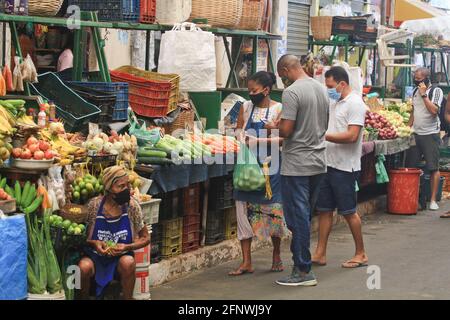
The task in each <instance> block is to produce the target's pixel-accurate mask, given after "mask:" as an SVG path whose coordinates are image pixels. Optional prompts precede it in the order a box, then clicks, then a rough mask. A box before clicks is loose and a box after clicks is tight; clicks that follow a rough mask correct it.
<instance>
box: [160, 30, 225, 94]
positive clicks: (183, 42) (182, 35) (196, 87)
mask: <svg viewBox="0 0 450 320" xmlns="http://www.w3.org/2000/svg"><path fill="white" fill-rule="evenodd" d="M188 28H189V30H188ZM158 72H160V73H175V74H178V75H180V80H181V81H180V90H181V91H189V92H199V91H215V90H216V53H215V44H214V35H213V34H212V33H211V32H206V31H203V30H201V29H200V28H198V27H197V26H196V25H195V24H193V23H182V24H177V25H175V26H174V27H173V29H172V31H168V32H165V33H164V34H163V35H162V37H161V50H160V56H159V66H158Z"/></svg>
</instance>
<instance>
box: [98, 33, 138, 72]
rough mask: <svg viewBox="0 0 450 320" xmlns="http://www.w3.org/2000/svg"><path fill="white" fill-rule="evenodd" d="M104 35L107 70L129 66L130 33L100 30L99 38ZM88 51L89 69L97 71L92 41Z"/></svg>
mask: <svg viewBox="0 0 450 320" xmlns="http://www.w3.org/2000/svg"><path fill="white" fill-rule="evenodd" d="M107 33H108V34H107ZM105 35H106V38H107V40H106V41H105V48H104V50H105V55H106V60H107V62H108V67H109V69H110V70H113V69H116V68H118V67H121V66H124V65H131V34H130V32H129V31H127V30H117V29H107V30H106V29H101V37H102V38H104V37H105ZM142 48H143V49H144V48H145V46H142ZM89 51H90V59H89V69H90V70H98V64H97V56H96V54H95V49H94V46H93V44H92V41H91V44H90V49H89Z"/></svg>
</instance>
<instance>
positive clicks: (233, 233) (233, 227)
mask: <svg viewBox="0 0 450 320" xmlns="http://www.w3.org/2000/svg"><path fill="white" fill-rule="evenodd" d="M236 237H237V217H236V207H232V208H228V209H225V239H226V240H231V239H234V238H236Z"/></svg>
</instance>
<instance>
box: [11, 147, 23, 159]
mask: <svg viewBox="0 0 450 320" xmlns="http://www.w3.org/2000/svg"><path fill="white" fill-rule="evenodd" d="M21 155H22V149H20V148H14V149H13V151H12V156H13V158H16V159H17V158H20V156H21Z"/></svg>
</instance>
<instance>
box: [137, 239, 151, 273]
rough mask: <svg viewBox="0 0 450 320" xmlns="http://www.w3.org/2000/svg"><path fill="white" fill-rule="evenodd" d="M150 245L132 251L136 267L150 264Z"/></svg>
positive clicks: (146, 266)
mask: <svg viewBox="0 0 450 320" xmlns="http://www.w3.org/2000/svg"><path fill="white" fill-rule="evenodd" d="M150 253H151V250H150V245H148V246H146V247H144V248H141V249H139V250H135V251H134V260H135V261H136V268H148V266H149V265H150Z"/></svg>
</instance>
